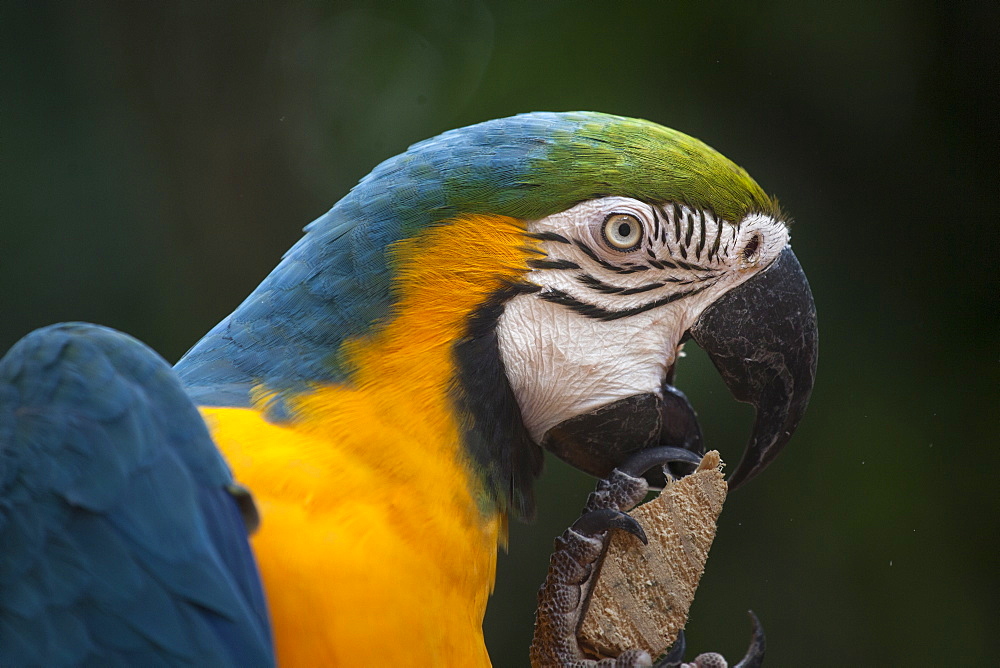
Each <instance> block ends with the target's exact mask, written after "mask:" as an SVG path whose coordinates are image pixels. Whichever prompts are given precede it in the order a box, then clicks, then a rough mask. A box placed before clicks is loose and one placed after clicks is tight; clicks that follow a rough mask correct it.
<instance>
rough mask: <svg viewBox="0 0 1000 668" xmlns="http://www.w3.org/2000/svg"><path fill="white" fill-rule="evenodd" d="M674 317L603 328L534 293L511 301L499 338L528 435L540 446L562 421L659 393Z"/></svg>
mask: <svg viewBox="0 0 1000 668" xmlns="http://www.w3.org/2000/svg"><path fill="white" fill-rule="evenodd" d="M677 315H678V314H676V313H675V312H674V311H672V310H666V309H663V310H661V311H660V312H658V313H644V314H641V315H639V316H635V317H633V318H628V319H623V320H615V321H610V322H606V321H602V320H597V319H594V318H587V317H584V316H581V315H579V314H577V313H574V312H573V311H571V310H570V309H567V308H565V307H563V306H560V305H559V304H553V303H551V302H547V301H544V300H542V299H540V298H539V297H538V295H537V293H536V294H526V295H519V296H517V297H514V298H513V299H511V300H510V301H509V302H508V303H507V306H506V308H505V310H504V313H503V315H502V316H501V317H500V321H499V322H498V324H497V337H498V339H499V344H500V355H501V358H502V359H503V362H504V366H505V367H506V371H507V378H508V380H509V382H510V384H511V387H512V388H513V390H514V395H515V396H516V397H517V400H518V404H519V405H520V407H521V413H522V417H523V419H524V424H525V427H527V429H528V433H530V434H531V437H532V438H533V439H534V440H535V441H536V442H541V439H542V437H543V436H544V435H545V432H547V431H548V430H549V429H550V428H552V427H554V426H555V425H557V424H559V423H560V422H562V421H564V420H566V419H568V418H570V417H573V416H575V415H580V414H583V413H588V412H590V411H592V410H594V409H596V408H599V407H601V406H604V405H605V404H609V403H612V402H614V401H618V400H619V399H624V398H625V397H629V396H632V395H635V394H644V393H656V394H659V392H660V385H661V383H662V379H663V377H664V374H665V373H666V369H667V367H669V366H670V365H671V364H673V361H674V355H675V350H676V347H677V337H678V336H679V332H681V331H683V329H681V328H679V327H678V326H677V324H678V323H677V322H675V320H676V317H677ZM672 316H673V317H672Z"/></svg>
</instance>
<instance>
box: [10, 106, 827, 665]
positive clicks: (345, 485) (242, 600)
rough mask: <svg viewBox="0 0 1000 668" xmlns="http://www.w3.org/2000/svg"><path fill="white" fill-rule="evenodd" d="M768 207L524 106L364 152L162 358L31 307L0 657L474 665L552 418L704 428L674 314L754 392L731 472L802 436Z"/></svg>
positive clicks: (593, 447) (794, 268) (784, 235)
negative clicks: (282, 249) (267, 261)
mask: <svg viewBox="0 0 1000 668" xmlns="http://www.w3.org/2000/svg"><path fill="white" fill-rule="evenodd" d="M785 221H786V219H785V218H784V216H783V215H782V213H781V211H780V209H779V208H778V206H777V203H776V202H775V200H773V199H772V198H770V197H769V196H767V195H766V194H765V193H764V191H763V190H762V189H761V188H760V187H759V186H758V185H757V184H756V183H755V182H754V181H753V180H752V179H751V178H750V177H749V176H748V175H747V174H746V173H745V172H744V171H743V170H742V169H741V168H739V167H737V166H736V165H735V164H733V163H732V162H730V161H729V160H727V159H726V158H724V157H723V156H721V155H720V154H719V153H717V152H715V151H714V150H713V149H711V148H709V147H708V146H706V145H705V144H703V143H701V142H699V141H697V140H695V139H693V138H691V137H688V136H686V135H684V134H681V133H679V132H676V131H673V130H670V129H667V128H664V127H661V126H659V125H656V124H654V123H650V122H647V121H641V120H635V119H629V118H622V117H618V116H610V115H605V114H599V113H590V112H574V113H531V114H524V115H520V116H515V117H512V118H506V119H500V120H495V121H489V122H485V123H481V124H478V125H473V126H470V127H466V128H462V129H459V130H453V131H450V132H446V133H444V134H442V135H440V136H438V137H435V138H433V139H429V140H427V141H424V142H421V143H418V144H416V145H414V146H413V147H411V148H410V149H409V150H408V151H406V152H405V153H403V154H401V155H399V156H396V157H394V158H391V159H389V160H387V161H386V162H384V163H382V164H381V165H379V166H378V167H376V168H375V169H374V171H372V172H371V174H369V175H368V176H367V177H365V178H364V179H362V180H361V182H360V183H359V184H358V185H357V186H356V187H355V188H354V189H353V190H352V191H351V192H350V193H349V194H348V195H347V196H345V197H344V198H343V199H341V200H340V201H339V202H338V203H337V204H336V205H335V206H334V207H333V208H332V209H331V210H330V211H329V212H327V213H326V214H325V215H323V216H321V217H320V218H319V219H317V220H316V221H314V222H313V223H311V224H310V225H309V226H308V227H307V228H306V233H305V235H304V236H303V238H302V239H301V240H300V241H299V242H298V243H297V244H296V245H295V246H294V247H293V248H292V249H291V250H290V251H288V253H286V255H285V256H284V258H283V259H282V261H281V263H280V264H279V265H278V266H277V268H275V269H274V271H273V272H272V273H271V274H270V275H269V276H268V277H267V278H266V279H265V280H264V282H263V283H262V284H261V285H260V286H259V287H258V288H257V289H256V290H255V291H254V292H253V293H252V294H251V295H250V296H249V297H248V298H247V299H246V301H244V302H243V303H242V304H241V305H240V306H239V307H238V308H237V309H236V310H235V311H234V312H233V313H232V314H231V315H230V316H228V317H227V318H225V319H224V320H223V321H222V322H220V323H219V324H218V325H217V326H216V327H215V328H214V329H212V330H211V331H210V332H209V333H208V334H207V335H206V336H205V337H204V338H203V339H202V340H201V341H200V342H198V343H197V344H196V345H195V346H194V347H193V348H192V349H191V350H190V351H189V352H188V353H187V354H186V355H185V356H184V357H183V358H182V359H181V360H180V361H179V362H178V364H177V365H176V367H174V369H173V370H172V371H171V370H170V369H169V367H167V366H166V364H165V363H164V362H162V360H160V359H159V358H157V357H156V356H155V354H154V353H152V352H151V351H150V350H149V349H147V348H145V347H144V346H143V345H142V344H140V343H138V342H135V341H134V340H131V339H129V338H128V337H126V336H125V335H122V334H120V333H117V332H113V331H111V330H107V329H104V328H99V327H97V326H93V325H83V324H68V325H56V326H53V327H50V328H47V329H44V330H39V331H37V332H34V333H32V334H31V335H29V336H28V337H26V338H25V339H23V340H22V341H21V342H19V343H18V344H17V345H16V346H15V347H14V348H13V349H11V351H10V352H9V353H8V354H7V356H6V357H5V358H4V359H3V360H2V362H0V457H2V459H0V465H2V469H0V541H2V546H3V549H2V550H0V587H2V589H0V665H21V664H38V665H55V664H68V663H89V664H100V665H114V664H116V663H117V664H142V665H154V664H181V663H191V664H200V665H209V664H211V665H222V664H233V665H235V664H239V665H261V664H266V663H268V662H269V661H273V659H272V651H273V654H274V655H276V657H277V661H278V662H279V663H281V664H283V665H286V666H293V665H310V666H312V665H456V666H479V665H482V666H486V665H489V657H488V655H487V652H486V648H485V644H484V641H483V632H482V621H483V615H484V612H485V609H486V603H487V599H488V597H489V595H490V592H491V591H492V588H493V582H494V574H495V567H496V555H497V548H498V545H500V544H502V543H503V541H504V540H505V535H506V525H507V522H508V520H509V518H511V517H515V518H530V516H531V515H532V512H533V499H532V484H533V481H534V479H535V478H536V476H537V475H538V474H539V472H540V469H541V464H542V448H547V449H549V450H551V451H553V452H554V453H555V454H556V455H558V456H559V457H561V458H563V459H565V460H566V461H568V462H570V463H571V464H573V465H575V466H577V467H578V468H580V469H582V470H584V471H587V472H589V473H591V474H594V475H596V476H598V477H607V476H609V475H610V474H611V473H612V472H613V470H614V469H615V468H616V467H617V466H619V465H620V464H622V463H623V462H625V461H627V460H630V458H634V456H635V454H636V453H637V452H645V451H646V450H647V449H648V448H650V447H653V446H663V445H672V446H679V447H682V448H688V449H690V450H696V451H701V449H702V446H701V442H700V431H699V430H698V428H697V422H696V421H695V419H694V415H693V412H692V411H691V409H690V406H689V405H688V404H687V401H686V399H684V398H683V395H682V394H680V392H679V391H678V390H676V388H674V387H673V385H672V382H673V370H674V363H675V361H676V357H677V352H678V350H679V349H680V346H681V345H682V344H683V342H684V341H685V340H686V339H687V338H689V337H691V338H694V340H695V341H696V342H698V343H699V344H700V345H702V346H703V347H704V348H706V350H708V352H709V354H710V356H711V357H712V359H713V361H714V362H715V364H716V366H717V367H718V369H719V370H720V372H721V373H722V374H723V377H724V378H725V380H726V382H727V384H728V385H729V387H730V388H731V389H732V390H733V392H734V394H735V395H736V397H737V398H738V399H740V400H743V401H749V402H752V403H754V404H755V405H756V406H757V421H756V423H755V426H754V430H753V435H752V438H751V441H750V444H749V446H748V448H747V452H746V454H745V456H744V458H743V460H742V462H741V464H740V465H739V467H738V468H737V470H736V472H735V474H734V475H733V476H732V478H731V484H739V483H742V482H745V481H746V480H748V479H749V478H751V477H752V476H754V475H755V474H756V473H758V472H759V471H760V470H761V469H762V468H764V467H765V466H766V465H767V464H768V463H769V462H770V461H771V460H772V459H773V458H774V456H775V455H776V454H777V453H778V451H779V450H780V449H781V448H782V447H783V445H784V444H785V443H786V442H787V441H788V439H789V438H790V436H791V433H792V432H793V431H794V430H795V427H796V425H797V423H798V421H799V419H800V417H801V415H802V412H803V411H804V409H805V406H806V403H807V401H808V396H809V393H810V390H811V387H812V381H813V374H814V368H815V346H816V337H815V314H814V311H813V307H812V298H811V295H810V294H809V288H808V285H807V283H806V281H805V277H804V275H803V274H802V272H801V269H800V268H799V266H798V262H797V260H796V259H795V256H794V255H793V254H792V251H791V248H790V246H789V235H788V226H787V223H786V222H785ZM220 452H221V455H220ZM223 458H224V459H223ZM230 471H231V472H232V473H230ZM639 473H642V472H641V471H637V474H639ZM235 481H238V482H239V484H238V485H237V484H236V482H235ZM241 486H245V487H246V488H249V489H250V490H251V491H252V493H253V496H254V498H255V499H256V509H257V510H259V516H260V528H259V530H258V531H257V532H256V533H255V534H254V535H253V537H252V539H250V540H249V546H252V554H251V552H250V547H249V546H248V539H247V526H249V525H253V524H254V523H255V521H254V518H255V509H254V507H253V504H252V502H250V501H249V498H248V497H247V495H246V493H245V492H244V491H243V488H242V487H241ZM255 566H256V568H258V569H259V575H260V580H259V581H258V579H257V571H256V570H255ZM261 582H262V583H263V591H262V590H261ZM265 594H266V607H265V603H264V601H265ZM272 637H273V643H274V644H273V650H272V645H271V638H272ZM571 644H572V643H571ZM575 651H576V650H575V649H572V648H571V650H570V654H573V652H575ZM539 656H543V654H539ZM551 656H554V657H557V659H556V660H558V661H565V662H569V661H570V660H576V659H577V658H581V657H582V655H581V656H580V657H576V658H573V656H570V655H567V654H559V653H558V652H556V653H555V654H552V655H551ZM574 656H575V655H574Z"/></svg>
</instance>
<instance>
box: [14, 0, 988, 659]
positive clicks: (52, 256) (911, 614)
mask: <svg viewBox="0 0 1000 668" xmlns="http://www.w3.org/2000/svg"><path fill="white" fill-rule="evenodd" d="M995 5H996V3H988V2H983V3H981V4H978V5H975V4H961V5H955V4H954V3H951V2H939V3H904V2H889V3H850V4H848V3H829V2H825V1H824V2H819V1H807V2H803V1H802V0H788V1H785V2H775V3H767V4H758V3H751V2H745V3H717V2H702V3H675V2H645V3H642V2H628V3H625V2H622V3H613V2H600V3H581V2H545V1H543V0H532V1H531V2H487V3H474V2H461V3H453V4H449V3H419V4H415V5H407V6H406V7H403V6H401V5H392V4H389V3H363V2H358V3H334V4H329V3H320V2H313V3H308V2H297V3H290V4H289V3H286V4H283V5H281V6H277V5H275V6H269V5H262V4H257V3H254V4H250V3H246V4H237V3H231V4H222V3H217V2H206V3H202V2H180V3H162V5H155V4H153V3H125V2H122V3H117V4H94V3H82V2H81V3H65V4H50V3H28V2H15V3H12V2H10V1H9V0H5V1H4V2H3V3H2V4H0V49H2V54H3V55H2V58H3V60H2V63H0V77H2V88H0V90H2V99H0V136H2V138H0V154H2V169H3V171H2V181H0V184H2V193H0V194H2V196H0V203H2V209H0V215H2V218H0V226H2V227H0V231H2V234H0V251H2V252H0V315H2V317H0V350H2V349H6V347H8V346H9V345H10V344H12V343H13V342H14V341H15V340H16V339H17V338H19V337H20V336H22V335H24V334H25V333H27V332H28V331H29V330H31V329H33V328H35V327H39V326H41V325H45V324H48V323H51V322H55V321H60V320H74V319H78V320H90V321H95V322H100V323H104V324H107V325H111V326H113V327H117V328H120V329H122V330H125V331H127V332H129V333H131V334H133V335H135V336H137V337H139V338H140V339H142V340H144V341H146V342H148V343H149V344H150V345H152V346H153V347H154V348H156V349H157V350H159V351H160V352H161V353H162V354H163V355H164V356H165V357H167V359H169V360H171V361H173V360H176V359H177V358H178V357H179V356H180V355H181V354H182V353H183V352H184V351H185V350H186V348H187V347H188V346H189V345H191V344H192V343H193V342H194V341H196V340H197V339H198V337H199V336H200V335H201V334H202V333H204V332H205V331H207V330H208V329H209V328H210V327H211V326H212V325H213V324H215V323H216V322H217V321H218V320H219V319H220V318H222V317H223V316H224V315H225V314H226V313H228V312H229V311H230V310H231V309H232V308H234V307H235V306H236V305H237V303H239V301H241V300H242V298H243V297H244V296H245V295H246V294H247V293H248V292H249V291H250V290H251V289H252V288H253V287H254V286H255V285H256V284H257V283H258V282H259V281H260V280H261V279H262V278H263V277H264V276H265V275H266V273H267V272H268V271H269V270H270V268H271V267H272V266H273V265H274V264H275V263H276V262H277V260H278V258H279V257H280V255H281V253H282V252H283V251H284V250H285V249H286V248H287V247H289V246H290V245H291V244H292V243H293V242H294V241H295V240H296V239H297V238H298V237H299V234H300V229H301V227H302V226H303V225H304V224H305V223H307V222H309V221H310V220H312V219H313V218H315V217H316V216H318V215H319V214H321V213H323V212H324V211H325V210H326V209H327V208H329V207H330V206H331V205H332V204H333V203H334V202H335V201H336V200H337V199H338V198H339V197H341V196H342V195H343V194H344V193H345V192H346V190H347V189H348V188H349V187H350V186H351V185H352V184H353V183H354V182H356V181H357V179H358V178H360V177H361V176H363V175H364V174H365V173H367V172H368V171H369V170H370V169H371V168H372V167H373V166H374V165H375V164H376V163H378V162H379V161H380V160H382V159H384V158H387V157H389V156H391V155H393V154H396V153H398V152H400V151H402V150H404V149H405V148H406V147H407V145H409V144H410V143H412V142H414V141H417V140H420V139H423V138H425V137H428V136H431V135H434V134H437V133H438V132H441V131H443V130H446V129H449V128H452V127H457V126H461V125H466V124H469V123H472V122H476V121H481V120H485V119H488V118H495V117H499V116H506V115H509V114H513V113H516V112H522V111H531V110H569V109H589V110H599V111H607V112H613V113H619V114H625V115H633V116H640V117H644V118H648V119H651V120H654V121H657V122H660V123H663V124H665V125H670V126H673V127H676V128H678V129H680V130H683V131H685V132H688V133H690V134H692V135H694V136H697V137H699V138H701V139H703V140H705V141H707V142H708V143H710V144H711V145H713V146H715V147H716V148H718V149H720V150H721V151H723V152H724V153H725V154H726V155H728V156H729V157H730V158H732V159H734V160H735V161H737V162H738V163H740V164H741V165H743V166H744V167H746V168H747V169H748V170H749V171H750V172H751V174H753V175H754V176H755V177H756V179H757V180H758V181H759V182H760V183H761V184H762V185H763V186H764V187H765V189H767V190H768V191H769V192H773V193H776V194H777V195H778V196H779V197H780V198H781V201H782V204H783V205H784V207H785V208H786V209H787V210H788V211H789V212H791V213H792V215H793V216H794V217H795V219H796V221H797V223H796V225H795V226H794V228H793V240H794V247H795V250H796V253H797V254H798V256H799V258H800V260H801V261H802V264H803V265H804V266H805V269H806V272H807V273H808V275H809V277H810V280H811V281H812V285H813V290H814V292H815V296H816V302H817V305H818V309H819V315H820V332H821V355H820V367H819V375H818V380H817V384H816V390H815V393H814V395H813V401H812V407H811V409H810V411H809V412H808V414H807V415H806V418H805V420H804V421H803V423H802V426H801V428H800V429H799V432H798V434H797V435H796V437H795V439H794V440H793V442H792V444H791V445H790V446H789V448H788V450H787V451H786V453H785V455H784V456H783V457H782V458H781V459H780V460H779V461H778V462H777V463H776V464H775V465H774V466H773V467H772V468H771V469H770V470H769V471H768V472H767V474H765V475H764V476H763V477H762V478H760V479H758V480H756V481H755V482H754V483H753V484H751V485H750V486H749V487H748V488H746V489H745V490H742V491H740V492H739V493H737V494H735V495H734V496H733V497H731V498H730V500H729V502H728V503H727V506H726V509H725V512H724V513H723V517H722V521H721V526H720V532H719V537H718V539H717V541H716V544H715V546H714V549H713V552H712V558H711V559H710V560H709V563H708V569H707V573H706V575H705V578H704V580H703V583H702V587H701V589H700V590H699V594H698V599H697V601H696V602H695V604H694V607H693V609H692V612H691V621H690V624H689V627H688V630H689V641H690V644H691V646H692V647H693V648H694V649H695V650H706V649H719V650H721V651H723V652H725V653H727V654H728V655H730V656H731V657H736V656H739V655H740V654H741V653H742V651H743V649H744V647H745V645H746V642H747V639H748V635H749V624H748V621H747V619H746V616H745V611H746V609H747V608H751V607H752V608H753V609H754V610H755V611H756V612H757V613H758V614H759V615H760V617H761V619H762V620H763V623H764V625H765V628H766V630H767V632H768V637H769V642H770V649H769V657H770V661H769V664H770V665H776V666H788V665H814V666H821V665H828V666H842V665H864V664H867V665H874V664H876V663H877V664H879V665H944V664H948V665H972V664H974V663H979V662H985V663H993V662H994V661H996V660H997V656H998V655H1000V641H998V635H1000V634H998V631H1000V625H998V624H1000V587H998V573H1000V568H998V560H997V547H998V532H1000V512H998V509H1000V502H998V495H997V493H996V490H995V486H994V485H995V479H996V471H997V464H998V461H997V460H998V458H997V454H996V453H997V445H998V438H997V428H998V426H1000V425H998V418H997V414H998V412H1000V403H998V399H1000V396H998V387H1000V385H998V380H1000V378H998V375H1000V374H998V369H1000V365H998V346H997V344H998V336H997V334H998V319H997V306H998V304H997V301H998V300H997V296H998V290H997V281H996V280H995V277H996V274H997V267H998V258H997V251H998V247H997V233H996V230H997V220H996V218H997V213H996V206H995V203H996V200H997V195H998V188H997V186H998V183H997V163H996V162H995V154H996V151H995V149H996V147H997V133H996V130H997V117H998V106H1000V105H998V90H1000V76H998V67H997V62H998V60H997V50H996V44H997V42H998V39H1000V38H998V32H997V25H998V23H1000V19H998V16H997V12H996V10H995V9H994V7H995ZM987 205H989V206H987ZM678 382H679V385H680V386H681V387H682V388H683V389H685V390H687V391H688V392H689V394H690V396H691V397H692V399H693V401H694V403H695V405H696V407H697V408H698V409H699V411H700V414H701V415H702V418H703V421H704V424H705V428H706V432H707V437H708V439H709V444H710V445H712V446H715V447H719V448H720V449H721V450H722V451H723V455H724V456H727V457H728V458H729V460H730V463H731V464H735V459H736V458H737V457H738V455H739V452H740V450H741V448H742V443H743V442H744V439H745V438H746V435H747V432H748V429H749V420H750V411H749V409H747V408H746V407H744V406H742V405H737V404H734V403H733V402H732V401H731V400H730V398H729V397H728V394H727V393H726V391H725V388H724V387H723V386H722V384H721V381H719V379H718V378H717V376H716V374H715V372H714V371H713V370H712V369H711V368H710V366H709V365H707V363H706V361H705V359H704V358H703V357H702V356H700V355H699V354H697V353H696V352H695V353H692V355H691V358H690V359H689V360H688V361H686V362H685V363H684V364H682V366H681V368H680V371H679V374H678ZM591 486H592V481H591V480H589V479H588V478H587V477H586V476H584V475H583V474H578V473H576V472H574V471H572V470H570V469H568V468H567V467H565V466H562V465H560V464H558V463H557V462H552V461H550V462H549V463H548V471H547V474H546V475H545V477H544V478H543V480H542V482H541V484H540V493H541V502H540V503H541V512H540V516H539V519H538V522H537V523H536V524H534V525H533V526H521V525H519V526H516V527H513V529H512V532H511V548H510V553H509V555H507V556H504V557H501V562H500V567H499V575H498V584H497V591H496V594H495V595H494V598H493V600H492V602H491V605H490V609H489V612H488V614H487V622H486V627H487V639H488V640H487V641H488V644H489V646H490V649H491V653H492V656H493V658H494V661H495V663H496V664H497V665H499V666H515V665H525V664H526V663H527V645H528V643H529V640H530V634H531V626H532V614H533V610H534V595H535V594H534V592H535V589H536V587H537V586H538V584H539V583H540V582H541V581H542V579H543V577H544V573H545V568H546V564H547V554H548V550H549V548H550V546H551V540H552V538H553V537H554V536H555V535H556V534H557V533H559V532H560V531H561V530H562V528H563V527H564V526H565V525H566V524H567V523H569V522H570V521H572V520H573V519H574V517H575V514H576V512H577V510H578V509H579V507H580V505H581V503H582V500H583V498H584V495H585V494H586V493H587V491H588V490H589V489H590V488H591ZM333 586H335V585H333ZM386 642H391V639H389V638H387V639H386Z"/></svg>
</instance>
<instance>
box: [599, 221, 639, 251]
mask: <svg viewBox="0 0 1000 668" xmlns="http://www.w3.org/2000/svg"><path fill="white" fill-rule="evenodd" d="M602 232H603V234H604V240H605V241H607V242H608V245H609V246H611V248H612V249H614V250H618V251H630V250H635V249H636V248H637V247H638V246H639V242H640V241H642V223H640V222H639V219H638V218H636V217H635V216H633V215H632V214H630V213H613V214H611V215H610V216H608V217H607V218H605V219H604V228H603V229H602Z"/></svg>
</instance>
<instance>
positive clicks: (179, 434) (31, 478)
mask: <svg viewBox="0 0 1000 668" xmlns="http://www.w3.org/2000/svg"><path fill="white" fill-rule="evenodd" d="M231 480H232V478H231V475H230V473H229V470H228V468H227V467H226V465H225V462H224V461H223V460H222V458H221V456H220V455H219V453H218V451H217V450H216V449H215V446H214V445H213V444H212V441H211V439H210V437H209V435H208V432H207V430H206V428H205V425H204V422H203V421H202V419H201V416H200V414H199V413H198V411H197V409H196V408H195V407H194V405H193V404H192V402H191V399H189V398H188V397H187V395H186V394H185V393H184V391H183V389H182V387H181V386H180V382H179V380H178V379H177V377H176V375H175V374H174V373H173V372H172V371H171V369H170V368H169V366H167V364H166V363H165V362H164V361H163V360H162V359H160V358H159V357H158V356H157V355H156V354H155V353H153V352H152V351H151V350H149V349H148V348H146V347H145V346H143V345H142V344H140V343H139V342H137V341H135V340H134V339H131V338H129V337H127V336H125V335H123V334H121V333H118V332H114V331H113V330H109V329H105V328H101V327H97V326H93V325H83V324H68V325H56V326H53V327H49V328H46V329H43V330H39V331H37V332H34V333H32V334H30V335H28V336H27V337H25V338H24V339H22V340H21V341H20V342H19V343H18V344H17V345H15V346H14V347H13V348H12V349H11V350H10V352H9V353H8V354H7V356H6V357H4V358H3V360H0V544H2V545H3V549H2V550H0V665H4V666H6V665H39V664H41V665H66V664H79V665H88V664H93V665H185V664H186V665H271V664H273V658H272V657H273V653H272V647H271V640H270V635H269V626H268V621H267V613H266V607H265V604H264V596H263V592H262V590H261V586H260V581H259V577H258V575H257V571H256V566H255V564H254V562H253V556H252V553H251V551H250V548H249V544H248V542H247V536H246V530H245V528H244V526H243V524H242V521H241V518H240V515H239V510H238V508H237V506H236V503H235V501H234V499H232V497H230V495H229V494H228V493H227V492H226V491H225V486H226V485H228V484H229V483H230V482H231Z"/></svg>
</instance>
